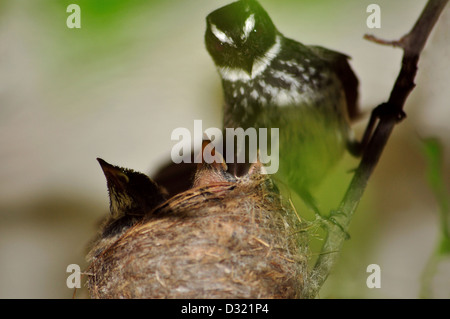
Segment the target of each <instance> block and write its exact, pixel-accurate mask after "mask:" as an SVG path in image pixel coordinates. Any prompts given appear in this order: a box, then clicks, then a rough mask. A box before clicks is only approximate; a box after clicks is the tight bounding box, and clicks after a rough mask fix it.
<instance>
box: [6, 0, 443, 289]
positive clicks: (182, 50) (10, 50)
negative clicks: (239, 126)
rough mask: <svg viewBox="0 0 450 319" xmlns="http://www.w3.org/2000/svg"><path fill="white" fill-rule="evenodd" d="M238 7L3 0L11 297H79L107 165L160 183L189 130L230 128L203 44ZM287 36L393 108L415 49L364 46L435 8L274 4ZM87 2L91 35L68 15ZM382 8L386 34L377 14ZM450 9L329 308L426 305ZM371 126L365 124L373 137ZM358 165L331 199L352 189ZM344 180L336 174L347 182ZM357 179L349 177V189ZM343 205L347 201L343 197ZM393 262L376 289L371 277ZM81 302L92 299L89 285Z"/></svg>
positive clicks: (377, 177)
mask: <svg viewBox="0 0 450 319" xmlns="http://www.w3.org/2000/svg"><path fill="white" fill-rule="evenodd" d="M229 2H230V1H215V0H189V1H182V0H172V1H162V0H153V1H148V0H147V1H144V0H129V1H120V0H84V1H75V0H72V1H65V0H40V1H33V0H24V1H16V0H2V1H1V2H0V164H1V165H0V270H1V271H0V297H1V298H71V297H72V294H73V291H72V290H71V289H68V288H67V287H66V277H67V276H68V274H67V273H66V267H67V265H69V264H73V263H76V264H79V265H80V266H81V267H82V268H83V267H84V266H85V265H86V264H85V262H84V255H85V252H86V251H85V246H86V244H87V243H88V242H89V240H90V239H91V238H92V236H93V235H94V232H95V229H96V223H97V221H98V219H99V218H101V217H102V216H103V215H104V214H106V213H107V210H108V197H107V191H106V183H105V179H104V176H103V173H102V171H101V169H100V167H99V165H98V163H97V161H96V160H95V158H96V157H102V158H103V159H105V160H106V161H108V162H110V163H112V164H116V165H120V166H124V167H129V168H133V169H135V170H138V171H142V172H147V173H150V174H151V173H153V172H155V170H156V169H157V168H158V167H159V165H161V164H162V163H163V162H164V161H165V160H167V159H168V158H169V156H170V149H171V148H172V146H173V144H174V143H173V142H172V141H171V140H170V134H171V132H172V130H173V129H174V128H177V127H187V128H188V129H193V123H194V119H202V120H203V128H204V129H206V128H208V127H211V126H215V127H220V125H221V113H220V112H221V101H222V93H221V88H220V81H219V77H218V75H217V73H216V71H215V69H214V66H213V62H212V61H211V59H210V57H209V56H208V54H207V52H206V50H205V48H204V43H203V33H204V29H205V17H206V15H207V14H208V13H209V12H210V11H212V10H214V9H216V8H218V7H220V6H222V5H225V4H227V3H229ZM260 2H261V4H262V5H263V6H264V7H265V8H266V9H267V11H268V12H269V14H270V15H271V17H272V19H273V21H274V23H275V25H276V26H277V27H278V29H279V30H280V31H281V32H282V33H284V34H285V35H286V36H288V37H291V38H294V39H296V40H298V41H301V42H303V43H305V44H317V45H322V46H325V47H328V48H331V49H335V50H338V51H341V52H344V53H346V54H348V55H350V56H351V57H352V66H353V67H354V69H355V71H356V73H357V74H358V76H359V79H360V81H361V105H362V108H363V109H364V110H365V111H366V112H369V111H370V110H371V109H372V108H373V107H374V106H376V105H378V104H379V103H381V102H383V101H385V100H387V98H388V96H389V92H390V89H391V87H392V85H393V82H394V81H395V78H396V76H397V74H398V70H399V66H400V59H401V51H400V50H398V49H393V48H390V47H383V46H380V45H376V44H373V43H370V42H367V41H365V40H363V39H362V37H363V35H364V34H365V33H371V34H375V35H376V36H378V37H381V38H385V39H398V38H400V37H401V36H402V35H404V34H405V33H406V32H408V31H409V29H410V28H411V27H412V25H413V23H414V22H415V20H416V19H417V17H418V15H419V14H420V12H421V10H422V8H423V7H424V5H425V3H426V1H425V0H396V1H389V0H378V1H372V0H371V1H367V0H345V1H332V0H320V1H318V0H315V1H312V0H310V1H306V0H303V1H302V0H297V1H295V0H290V1H288V0H277V1H275V0H261V1H260ZM71 3H76V4H78V5H80V7H81V26H82V27H81V29H69V28H67V26H66V19H67V17H68V16H69V13H67V12H66V8H67V6H68V5H69V4H71ZM370 3H377V4H379V5H380V7H381V19H382V25H381V26H382V27H381V29H368V28H367V26H366V18H367V16H368V13H366V8H367V6H368V5H369V4H370ZM449 30H450V9H449V8H448V7H447V8H446V10H445V11H444V13H443V16H442V17H441V19H440V21H439V22H438V24H437V26H436V28H435V30H434V31H433V33H432V35H431V37H430V39H429V41H428V43H427V47H426V48H425V51H424V52H423V55H422V57H421V60H420V64H419V73H418V75H417V78H416V83H417V87H416V89H415V90H414V91H413V93H412V94H411V96H410V97H409V99H408V101H407V105H406V107H405V110H406V112H407V113H408V118H407V120H406V121H405V122H403V123H402V124H401V125H399V126H398V127H397V128H396V129H395V130H394V133H393V135H392V137H391V139H390V141H389V143H388V145H387V147H386V149H385V152H384V154H383V156H382V158H381V161H380V163H379V165H378V167H377V168H376V170H375V172H374V175H373V177H372V179H371V180H370V183H369V186H368V188H367V191H366V193H365V196H364V200H363V202H362V203H361V205H360V207H359V209H358V211H357V214H356V215H355V218H354V220H353V222H352V226H351V229H350V235H351V240H349V241H348V242H347V243H346V244H345V246H344V251H343V254H342V256H341V258H340V263H339V265H338V267H337V268H336V269H335V270H334V271H333V273H332V274H331V276H330V278H329V280H328V281H327V283H326V285H325V287H324V289H323V291H322V292H321V294H320V297H322V298H349V297H358V298H416V297H418V296H419V291H420V276H421V272H422V270H423V268H424V267H425V264H426V262H427V260H428V257H429V256H430V255H431V253H432V251H433V249H434V246H435V244H436V240H437V232H438V228H439V225H438V214H437V212H438V210H439V207H438V204H437V202H436V200H435V198H434V196H433V193H432V191H431V190H430V187H429V185H428V184H427V180H426V175H425V169H426V162H425V156H424V153H423V151H422V145H421V142H420V139H421V138H425V137H437V138H439V139H440V140H441V142H442V143H443V146H444V151H445V152H444V172H445V173H444V175H445V176H444V178H445V181H446V183H447V186H449V184H450V180H449V179H450V174H449V172H450V160H449V158H450V152H449V150H450V134H449V133H450V127H449V124H448V123H449V120H450V108H449V102H448V101H449V99H450V91H449V84H450V75H449V72H448V70H449V69H450V47H449V43H450V39H449ZM364 124H365V120H362V121H361V122H360V123H358V124H356V125H355V129H356V131H357V134H361V132H362V130H363V128H364ZM356 164H357V161H355V160H354V159H351V158H350V157H348V158H346V160H344V161H343V165H342V167H339V168H337V170H336V173H335V175H336V176H337V177H342V178H339V180H341V182H339V183H337V182H335V180H336V179H334V180H333V179H330V180H331V181H328V182H326V183H325V184H324V185H323V187H322V188H323V189H322V191H324V190H326V189H333V188H335V189H336V188H338V192H337V194H338V195H339V194H342V192H343V191H344V188H345V187H346V184H345V183H346V182H348V179H349V176H350V175H349V174H348V173H346V170H347V169H349V168H352V167H354V166H355V165H356ZM336 176H335V177H336ZM342 181H344V182H342ZM338 195H336V198H332V199H331V200H330V204H329V205H330V207H333V206H336V205H337V203H338V201H339V196H338ZM372 263H375V264H379V265H380V266H381V271H382V277H381V288H380V289H368V288H367V286H366V278H367V276H368V274H367V273H366V267H367V265H369V264H372ZM449 287H450V260H446V261H445V260H444V261H443V262H442V263H440V264H439V268H438V271H437V273H436V276H435V278H434V280H433V287H432V295H431V297H440V298H449V297H450V288H449ZM77 297H86V294H85V291H84V289H81V291H79V292H77Z"/></svg>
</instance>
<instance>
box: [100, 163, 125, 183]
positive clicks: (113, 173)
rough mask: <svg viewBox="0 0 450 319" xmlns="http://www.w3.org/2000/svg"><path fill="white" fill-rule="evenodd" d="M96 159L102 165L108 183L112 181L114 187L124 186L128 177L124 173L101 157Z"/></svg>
mask: <svg viewBox="0 0 450 319" xmlns="http://www.w3.org/2000/svg"><path fill="white" fill-rule="evenodd" d="M97 161H98V162H99V163H100V166H101V167H102V170H103V173H104V174H105V177H106V180H107V181H108V184H109V183H112V184H113V185H115V187H120V188H125V186H126V184H127V183H128V182H129V178H128V176H127V175H126V174H124V173H123V172H122V171H121V170H120V169H118V168H117V167H115V166H113V165H111V164H109V163H107V162H106V161H104V160H103V159H101V158H97Z"/></svg>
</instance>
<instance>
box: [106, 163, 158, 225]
mask: <svg viewBox="0 0 450 319" xmlns="http://www.w3.org/2000/svg"><path fill="white" fill-rule="evenodd" d="M97 160H98V162H99V163H100V166H101V167H102V170H103V173H104V174H105V177H106V181H107V186H108V192H109V200H110V211H111V215H112V217H113V218H115V219H117V218H121V217H123V216H125V215H144V214H145V213H148V212H149V211H150V210H151V209H152V208H154V207H156V205H157V204H159V203H161V202H163V201H164V200H165V193H164V189H162V188H161V187H160V186H158V185H157V184H156V183H155V182H154V181H152V180H151V179H150V178H149V177H148V176H147V175H145V174H142V173H139V172H135V171H133V170H131V169H126V168H122V167H119V166H114V165H111V164H109V163H107V162H105V161H104V160H102V159H101V158H97Z"/></svg>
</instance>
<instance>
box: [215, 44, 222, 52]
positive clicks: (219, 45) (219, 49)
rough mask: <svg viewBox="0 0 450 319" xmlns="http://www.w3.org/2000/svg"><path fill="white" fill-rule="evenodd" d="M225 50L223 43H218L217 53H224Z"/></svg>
mask: <svg viewBox="0 0 450 319" xmlns="http://www.w3.org/2000/svg"><path fill="white" fill-rule="evenodd" d="M222 50H223V42H217V43H216V51H219V52H220V51H222Z"/></svg>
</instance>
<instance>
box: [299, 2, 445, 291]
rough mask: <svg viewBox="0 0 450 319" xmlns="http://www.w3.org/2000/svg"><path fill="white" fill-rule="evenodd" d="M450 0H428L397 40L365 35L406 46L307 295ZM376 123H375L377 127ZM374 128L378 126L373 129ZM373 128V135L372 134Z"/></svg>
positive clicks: (325, 267)
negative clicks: (410, 25) (412, 25)
mask: <svg viewBox="0 0 450 319" xmlns="http://www.w3.org/2000/svg"><path fill="white" fill-rule="evenodd" d="M447 2H448V0H429V1H428V3H427V4H426V6H425V8H424V9H423V11H422V13H421V15H420V17H419V19H418V20H417V22H416V24H415V25H414V27H413V28H412V29H411V31H410V32H409V33H408V34H407V35H405V36H404V37H402V38H401V39H400V40H398V41H384V40H379V39H377V38H375V37H373V36H366V38H368V39H370V40H372V41H375V42H377V43H381V44H389V45H394V46H399V47H401V48H402V49H403V59H402V67H401V70H400V73H399V75H398V77H397V80H396V81H395V84H394V87H393V89H392V91H391V94H390V96H389V100H388V101H387V102H386V103H382V104H381V105H379V106H378V107H377V108H375V109H374V111H373V112H372V115H371V119H370V121H369V124H368V128H367V130H366V132H368V133H367V134H365V135H367V136H368V143H367V146H366V147H365V149H364V153H363V156H362V159H361V162H360V164H359V167H358V169H357V170H356V172H355V175H354V176H353V179H352V181H351V183H350V185H349V187H348V189H347V192H346V194H345V195H344V198H343V200H342V201H341V204H340V206H339V208H338V210H337V211H334V212H332V214H331V218H330V220H329V221H327V222H326V226H327V230H328V232H327V238H326V239H325V243H324V245H323V247H322V253H321V254H320V256H319V258H318V259H317V261H316V264H315V265H314V268H313V269H312V271H311V273H310V278H309V285H307V286H308V287H309V291H308V292H307V293H306V294H307V296H308V297H315V296H316V295H317V293H318V291H319V290H320V288H321V287H322V285H323V283H324V282H325V280H326V278H327V277H328V275H329V273H330V270H331V269H332V268H333V266H334V265H335V263H336V261H337V259H338V257H339V253H330V254H328V253H326V252H330V251H332V252H340V251H341V248H342V246H343V244H344V241H345V239H346V238H347V231H348V228H349V225H350V222H351V219H352V216H353V214H354V212H355V210H356V208H357V207H358V204H359V202H360V200H361V198H362V195H363V193H364V190H365V188H366V186H367V182H368V180H369V178H370V176H371V174H372V172H373V170H374V168H375V166H376V165H377V163H378V160H379V158H380V156H381V154H382V152H383V149H384V147H385V145H386V143H387V141H388V139H389V136H390V135H391V132H392V130H393V129H394V126H395V124H396V123H398V122H399V121H400V120H401V119H403V118H404V117H405V113H404V112H403V106H404V104H405V101H406V99H407V97H408V95H409V94H410V93H411V91H412V90H413V89H414V87H415V84H414V78H415V76H416V73H417V63H418V61H419V56H420V53H421V52H422V49H423V48H424V46H425V43H426V41H427V39H428V36H429V34H430V32H431V30H432V29H433V27H434V25H435V23H436V21H437V20H438V18H439V16H440V14H441V12H442V10H443V9H444V7H445V5H446V4H447ZM375 125H376V126H375ZM374 128H375V129H374ZM372 131H373V134H372Z"/></svg>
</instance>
